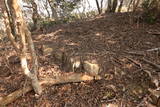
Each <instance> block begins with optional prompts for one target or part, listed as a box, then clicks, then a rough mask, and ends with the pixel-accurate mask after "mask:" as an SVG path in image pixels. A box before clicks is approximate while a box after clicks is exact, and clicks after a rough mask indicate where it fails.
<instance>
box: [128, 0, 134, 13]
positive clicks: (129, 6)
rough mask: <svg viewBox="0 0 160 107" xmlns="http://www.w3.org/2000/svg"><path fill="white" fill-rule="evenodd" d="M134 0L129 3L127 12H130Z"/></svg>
mask: <svg viewBox="0 0 160 107" xmlns="http://www.w3.org/2000/svg"><path fill="white" fill-rule="evenodd" d="M132 2H133V0H131V1H130V2H129V4H128V8H127V12H129V10H130V8H131V4H132Z"/></svg>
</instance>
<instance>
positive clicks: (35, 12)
mask: <svg viewBox="0 0 160 107" xmlns="http://www.w3.org/2000/svg"><path fill="white" fill-rule="evenodd" d="M31 4H32V10H33V13H32V20H33V23H34V26H33V30H36V29H37V27H38V20H39V18H40V16H39V14H38V8H37V4H36V3H35V1H34V0H31Z"/></svg>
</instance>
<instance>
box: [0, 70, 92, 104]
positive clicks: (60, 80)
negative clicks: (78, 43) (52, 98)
mask: <svg viewBox="0 0 160 107" xmlns="http://www.w3.org/2000/svg"><path fill="white" fill-rule="evenodd" d="M90 80H94V78H93V77H91V76H89V75H86V74H82V73H79V74H77V73H71V74H65V75H62V76H58V77H55V78H45V79H43V80H41V81H40V85H41V86H43V89H44V88H45V85H48V84H49V85H55V84H64V83H73V82H83V81H90ZM32 89H33V88H32V87H31V86H26V87H24V88H22V89H19V90H17V91H15V92H13V93H11V94H9V95H7V96H5V97H0V106H5V105H7V104H10V103H11V102H13V101H15V100H16V99H17V98H19V97H21V96H22V95H23V94H26V93H27V92H29V91H31V90H32Z"/></svg>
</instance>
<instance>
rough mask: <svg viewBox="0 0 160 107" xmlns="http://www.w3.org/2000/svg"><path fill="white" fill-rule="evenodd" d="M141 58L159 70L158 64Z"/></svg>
mask: <svg viewBox="0 0 160 107" xmlns="http://www.w3.org/2000/svg"><path fill="white" fill-rule="evenodd" d="M141 60H142V61H144V62H146V63H148V64H150V65H151V66H153V67H156V68H157V69H159V70H160V65H158V64H155V63H153V62H151V61H149V60H147V59H141Z"/></svg>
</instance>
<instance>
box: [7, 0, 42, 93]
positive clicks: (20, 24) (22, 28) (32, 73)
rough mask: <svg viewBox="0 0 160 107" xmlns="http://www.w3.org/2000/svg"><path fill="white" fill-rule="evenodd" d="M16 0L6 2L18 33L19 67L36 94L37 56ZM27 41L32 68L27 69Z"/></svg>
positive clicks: (37, 85)
mask: <svg viewBox="0 0 160 107" xmlns="http://www.w3.org/2000/svg"><path fill="white" fill-rule="evenodd" d="M17 2H18V1H17V0H10V1H8V4H9V6H10V8H11V9H12V10H13V11H12V12H13V14H12V15H14V16H12V17H13V19H14V20H15V23H16V25H17V30H18V31H19V33H20V38H21V50H20V53H19V55H20V59H21V67H22V70H23V71H24V73H25V75H26V76H27V77H28V78H30V79H31V82H32V87H33V89H34V91H35V92H36V93H37V94H41V92H42V89H41V86H40V85H39V82H38V78H37V70H38V62H37V58H36V54H35V50H34V44H33V41H32V38H31V33H30V31H29V30H28V28H27V25H26V22H25V21H24V19H23V16H22V11H21V9H20V6H19V5H18V3H17ZM26 40H27V42H28V48H29V50H30V53H31V57H32V66H33V67H32V68H33V69H32V70H29V68H28V63H27V55H26V53H27V47H26V46H27V42H26Z"/></svg>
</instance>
